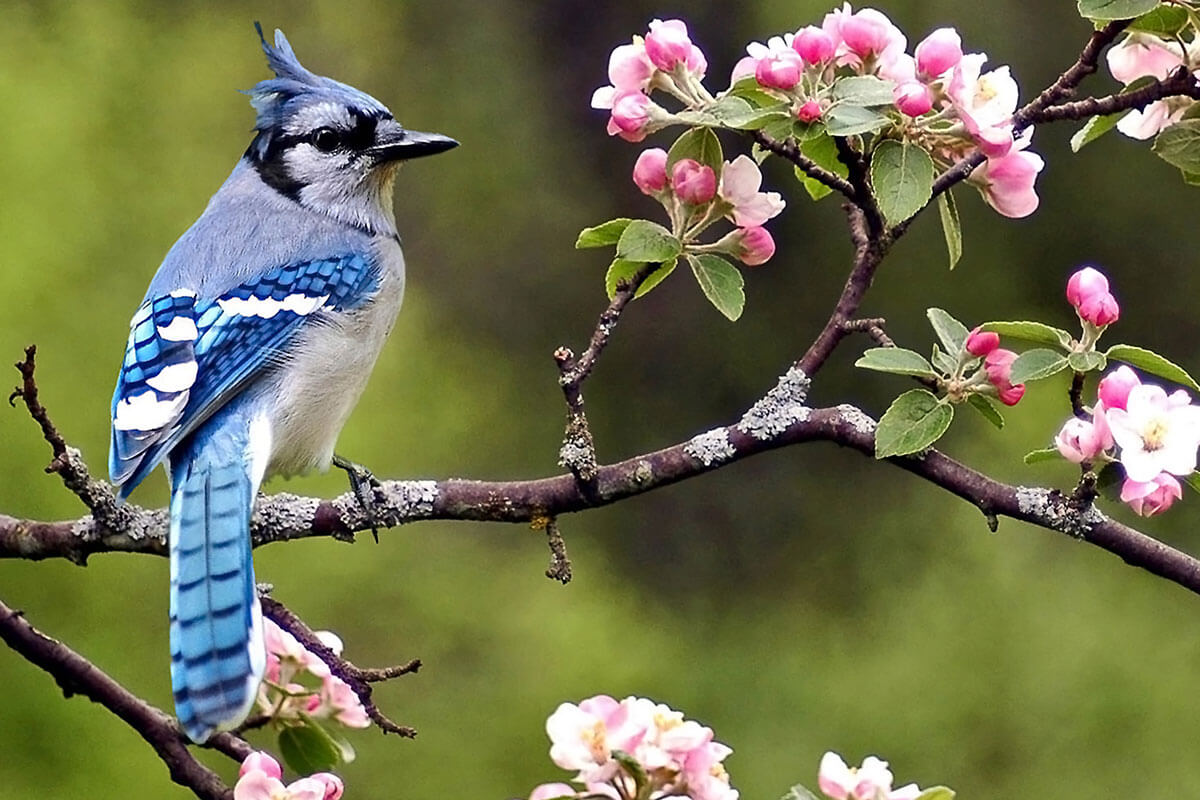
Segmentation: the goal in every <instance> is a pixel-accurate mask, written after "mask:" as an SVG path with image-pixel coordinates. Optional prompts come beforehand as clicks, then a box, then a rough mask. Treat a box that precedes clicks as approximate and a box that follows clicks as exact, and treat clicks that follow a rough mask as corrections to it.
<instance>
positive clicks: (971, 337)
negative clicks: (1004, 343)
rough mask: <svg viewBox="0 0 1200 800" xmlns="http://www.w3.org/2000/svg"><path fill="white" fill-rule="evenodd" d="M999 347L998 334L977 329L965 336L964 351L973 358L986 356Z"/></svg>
mask: <svg viewBox="0 0 1200 800" xmlns="http://www.w3.org/2000/svg"><path fill="white" fill-rule="evenodd" d="M999 346H1000V334H998V333H996V332H995V331H983V330H980V329H979V328H978V327H976V328H975V329H973V330H972V331H971V332H970V333H969V334H967V341H966V349H967V352H968V353H970V354H971V355H973V356H986V355H987V354H988V353H990V352H992V351H993V350H995V349H996V348H997V347H999Z"/></svg>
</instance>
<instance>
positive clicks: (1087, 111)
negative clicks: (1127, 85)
mask: <svg viewBox="0 0 1200 800" xmlns="http://www.w3.org/2000/svg"><path fill="white" fill-rule="evenodd" d="M1168 97H1190V98H1192V99H1193V100H1200V82H1197V80H1196V76H1195V75H1193V74H1192V73H1191V72H1189V71H1188V69H1187V67H1180V68H1179V69H1177V70H1175V71H1174V72H1173V73H1171V74H1170V75H1168V76H1167V78H1166V79H1165V80H1161V81H1154V82H1153V83H1150V84H1147V85H1146V86H1143V87H1141V88H1140V89H1134V90H1132V91H1126V92H1119V93H1117V94H1110V95H1108V96H1106V97H1087V98H1084V99H1083V100H1076V101H1074V102H1070V103H1060V104H1058V105H1053V106H1048V107H1046V108H1044V109H1041V110H1039V111H1035V112H1030V113H1029V114H1026V115H1025V117H1024V120H1025V122H1026V123H1027V124H1031V125H1032V124H1039V123H1042V122H1057V121H1058V120H1064V119H1074V120H1079V119H1088V118H1089V117H1095V116H1104V115H1108V114H1119V113H1121V112H1123V111H1129V110H1131V109H1135V108H1137V109H1141V108H1145V107H1146V106H1148V105H1150V104H1151V103H1153V102H1156V101H1158V100H1165V99H1166V98H1168Z"/></svg>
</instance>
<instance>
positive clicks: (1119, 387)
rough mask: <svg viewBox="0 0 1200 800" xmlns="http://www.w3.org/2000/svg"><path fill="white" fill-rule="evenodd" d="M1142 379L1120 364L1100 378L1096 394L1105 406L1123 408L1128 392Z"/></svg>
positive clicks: (1140, 383)
mask: <svg viewBox="0 0 1200 800" xmlns="http://www.w3.org/2000/svg"><path fill="white" fill-rule="evenodd" d="M1141 385H1142V381H1141V379H1140V378H1138V376H1137V373H1136V372H1134V371H1133V370H1132V369H1130V368H1129V367H1127V366H1125V365H1124V364H1122V365H1121V366H1119V367H1117V368H1116V369H1115V370H1113V371H1112V372H1110V373H1108V374H1107V375H1105V376H1104V377H1103V378H1101V379H1100V385H1099V386H1098V387H1097V389H1096V394H1097V395H1099V397H1100V402H1102V403H1103V404H1104V407H1105V408H1119V409H1121V410H1124V409H1125V404H1126V403H1127V402H1128V400H1129V392H1130V391H1131V390H1132V389H1133V387H1135V386H1141Z"/></svg>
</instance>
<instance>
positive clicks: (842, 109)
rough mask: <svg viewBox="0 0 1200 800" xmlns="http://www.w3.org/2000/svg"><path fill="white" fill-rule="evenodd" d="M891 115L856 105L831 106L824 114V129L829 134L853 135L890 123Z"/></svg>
mask: <svg viewBox="0 0 1200 800" xmlns="http://www.w3.org/2000/svg"><path fill="white" fill-rule="evenodd" d="M891 121H892V120H891V117H889V116H887V115H886V114H881V113H879V112H878V111H873V110H872V109H869V108H859V107H858V106H846V105H842V106H833V107H832V108H830V109H829V111H828V112H827V113H826V114H825V130H826V131H827V132H828V133H829V135H830V136H853V135H855V134H858V133H867V132H869V131H875V130H879V129H880V128H882V127H884V126H885V125H888V124H890V123H891Z"/></svg>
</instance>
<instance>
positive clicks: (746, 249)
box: [737, 225, 775, 267]
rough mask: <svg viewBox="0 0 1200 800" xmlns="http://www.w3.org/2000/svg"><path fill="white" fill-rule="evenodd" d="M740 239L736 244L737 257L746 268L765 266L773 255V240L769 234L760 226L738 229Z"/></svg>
mask: <svg viewBox="0 0 1200 800" xmlns="http://www.w3.org/2000/svg"><path fill="white" fill-rule="evenodd" d="M739 231H740V233H741V238H740V239H739V240H738V242H737V247H738V249H737V257H738V259H740V260H741V262H742V263H743V264H745V265H746V266H747V267H757V266H758V265H759V264H765V263H766V262H768V261H770V260H771V256H773V255H775V240H774V239H773V238H772V237H771V232H770V231H768V230H767V229H766V228H764V227H762V226H761V225H756V226H754V227H751V228H740V229H739Z"/></svg>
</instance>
